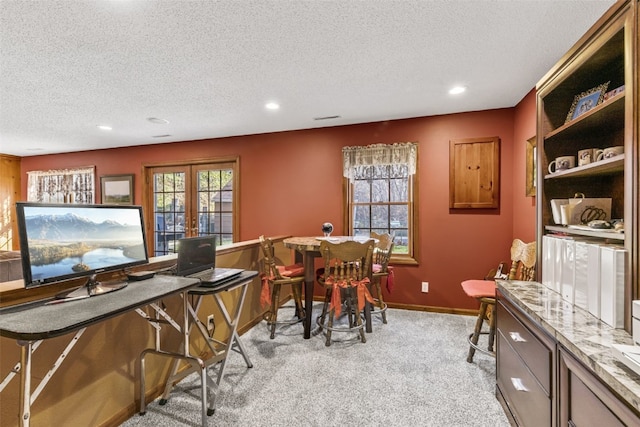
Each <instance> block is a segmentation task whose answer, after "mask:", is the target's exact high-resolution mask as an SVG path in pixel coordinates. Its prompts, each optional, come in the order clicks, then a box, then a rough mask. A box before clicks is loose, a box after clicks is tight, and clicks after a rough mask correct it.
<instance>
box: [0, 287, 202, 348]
mask: <svg viewBox="0 0 640 427" xmlns="http://www.w3.org/2000/svg"><path fill="white" fill-rule="evenodd" d="M199 283H200V282H199V281H198V280H197V279H190V278H184V277H175V276H162V275H156V276H155V277H153V278H151V279H147V280H141V281H139V282H129V284H128V285H127V286H126V287H124V288H122V289H119V290H117V291H113V292H110V293H107V294H103V295H98V296H93V297H90V298H84V299H79V300H75V301H68V302H64V303H61V304H52V305H46V304H45V303H46V302H47V301H36V302H31V303H27V304H20V305H17V306H12V307H7V308H3V309H0V336H3V337H7V338H13V339H17V340H27V341H34V340H41V339H48V338H54V337H57V336H61V335H65V334H67V333H69V332H73V331H76V330H78V329H81V328H84V327H86V326H90V325H93V324H95V323H98V322H102V321H104V320H107V319H109V318H112V317H115V316H118V315H120V314H123V313H126V312H128V311H131V310H133V309H135V308H138V307H143V306H145V305H147V304H149V303H151V302H154V301H156V300H159V299H161V298H164V297H167V296H169V295H172V294H176V293H178V292H181V291H184V290H187V289H189V288H193V287H194V286H197V285H198V284H199Z"/></svg>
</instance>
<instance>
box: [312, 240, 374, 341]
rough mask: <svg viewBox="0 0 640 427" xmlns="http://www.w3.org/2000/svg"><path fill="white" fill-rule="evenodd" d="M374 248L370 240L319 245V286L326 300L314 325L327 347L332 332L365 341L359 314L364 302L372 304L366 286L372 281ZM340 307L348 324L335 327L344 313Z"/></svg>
mask: <svg viewBox="0 0 640 427" xmlns="http://www.w3.org/2000/svg"><path fill="white" fill-rule="evenodd" d="M373 246H374V244H373V240H368V241H366V242H364V243H360V242H356V241H353V240H349V241H345V242H341V243H335V244H334V243H330V242H328V241H322V242H320V253H321V254H322V257H323V259H324V269H322V270H321V271H320V272H319V276H318V283H319V284H320V285H321V286H322V287H324V288H325V298H324V304H323V306H322V314H321V315H320V316H319V317H318V318H317V320H316V323H317V324H318V326H319V327H320V329H321V330H323V331H324V332H325V335H326V342H325V345H326V346H330V345H331V334H332V333H333V332H356V333H359V334H360V340H361V341H362V342H363V343H364V342H366V341H367V339H366V337H365V335H364V326H365V324H364V322H363V320H362V315H361V313H362V310H363V309H364V304H365V300H366V301H369V302H370V303H373V298H372V297H371V294H370V293H369V288H368V286H367V285H368V284H369V282H370V281H371V261H372V257H373ZM343 304H344V305H345V306H346V307H345V310H344V314H346V317H347V320H348V322H346V324H340V325H336V324H334V320H336V319H338V318H340V314H341V313H343V310H342V308H343V307H342V306H343Z"/></svg>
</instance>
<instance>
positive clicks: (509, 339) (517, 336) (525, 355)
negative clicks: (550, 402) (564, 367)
mask: <svg viewBox="0 0 640 427" xmlns="http://www.w3.org/2000/svg"><path fill="white" fill-rule="evenodd" d="M496 310H497V325H498V331H499V332H500V334H502V336H503V338H504V340H505V344H508V345H509V346H510V347H511V348H512V349H513V350H514V351H515V352H516V353H517V354H518V355H519V356H520V357H521V358H522V360H523V361H524V363H525V364H526V365H527V366H528V367H529V369H530V370H531V373H532V374H533V375H534V376H535V377H536V378H537V379H538V381H539V382H540V384H541V385H542V387H543V388H544V390H545V391H546V392H547V394H551V392H550V390H551V363H552V361H553V360H552V357H553V354H552V349H550V348H549V347H547V346H546V345H545V344H544V343H542V342H541V341H540V340H539V339H538V338H537V337H536V336H535V335H534V334H532V333H531V331H530V330H529V329H528V328H527V327H526V326H525V325H524V324H523V323H522V322H520V321H519V320H518V319H516V318H515V317H514V316H513V314H511V312H510V311H509V310H508V309H507V308H506V307H505V306H504V305H503V304H502V303H501V302H499V303H498V305H497V309H496Z"/></svg>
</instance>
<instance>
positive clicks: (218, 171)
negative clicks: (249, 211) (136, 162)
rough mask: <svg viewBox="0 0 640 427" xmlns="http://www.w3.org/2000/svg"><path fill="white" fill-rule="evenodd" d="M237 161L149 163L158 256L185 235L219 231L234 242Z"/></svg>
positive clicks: (222, 240) (220, 241) (152, 240)
mask: <svg viewBox="0 0 640 427" xmlns="http://www.w3.org/2000/svg"><path fill="white" fill-rule="evenodd" d="M236 163H237V162H236V161H229V160H227V161H224V162H207V163H188V164H179V165H166V166H164V165H163V166H149V167H145V195H147V197H146V202H145V211H146V212H147V213H148V214H147V223H148V226H147V230H153V233H147V240H148V241H149V246H150V248H151V249H152V250H150V251H149V252H150V253H153V254H154V255H153V256H160V255H166V254H169V253H173V252H175V250H176V241H177V240H178V239H181V238H183V237H194V236H206V235H215V236H216V237H217V239H216V242H217V245H224V244H228V243H232V242H234V241H235V239H236V236H237V228H238V227H237V221H236V220H235V217H236V212H237V209H236V206H237V203H236V200H237V191H236V181H237V179H236Z"/></svg>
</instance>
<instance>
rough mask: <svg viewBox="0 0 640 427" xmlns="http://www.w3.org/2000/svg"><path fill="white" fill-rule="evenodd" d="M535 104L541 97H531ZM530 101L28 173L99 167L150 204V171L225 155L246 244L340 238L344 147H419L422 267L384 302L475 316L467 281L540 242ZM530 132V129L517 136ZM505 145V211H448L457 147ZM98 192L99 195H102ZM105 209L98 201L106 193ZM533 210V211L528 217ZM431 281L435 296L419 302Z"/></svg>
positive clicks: (29, 164)
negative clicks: (131, 183) (231, 160)
mask: <svg viewBox="0 0 640 427" xmlns="http://www.w3.org/2000/svg"><path fill="white" fill-rule="evenodd" d="M532 99H533V102H534V103H535V97H533V98H532ZM530 104H531V98H530V95H528V96H527V98H525V100H523V102H522V103H521V105H519V106H517V107H516V108H507V109H497V110H488V111H479V112H469V113H460V114H451V115H442V116H432V117H422V118H415V119H405V120H394V121H384V122H376V123H368V124H361V125H351V126H341V127H333V128H320V129H311V130H301V131H291V132H280V133H270V134H261V135H250V136H239V137H233V138H220V139H210V140H201V141H187V142H179V143H169V144H159V145H153V146H140V147H127V148H118V149H109V150H98V151H86V152H78V153H67V154H60V155H48V156H34V157H25V158H23V159H22V176H23V185H22V194H23V198H26V172H27V171H30V170H47V169H54V168H55V169H58V168H69V167H74V166H86V165H95V166H96V178H97V182H99V177H100V176H102V175H111V174H124V173H134V174H135V175H136V179H135V201H136V203H141V202H142V197H141V195H142V182H141V181H142V180H141V176H140V174H141V170H142V165H143V164H153V163H167V162H170V161H175V160H186V159H202V158H213V157H220V156H235V155H237V156H239V157H240V239H241V240H248V239H254V238H257V237H258V236H259V235H260V234H265V235H282V234H290V235H318V234H320V226H321V224H322V223H323V222H326V221H329V222H332V223H333V224H334V226H335V227H336V230H335V232H334V234H338V235H339V234H343V230H342V217H343V208H342V157H341V149H342V147H343V146H346V145H367V144H373V143H394V142H407V141H415V142H417V143H418V144H419V149H418V156H419V165H418V181H419V209H418V219H419V227H420V228H419V236H418V247H419V249H418V250H419V259H418V261H419V265H417V266H396V268H395V274H396V286H395V289H394V291H393V293H391V294H390V295H386V296H385V299H386V300H388V301H389V302H395V303H401V304H414V305H420V306H431V307H444V308H467V309H473V308H476V307H477V303H476V302H475V301H474V300H472V299H470V298H468V297H467V296H466V295H465V294H464V293H463V292H462V290H461V288H460V282H461V281H463V280H465V279H469V278H482V277H483V276H484V275H485V274H486V273H487V271H488V270H489V269H491V268H494V267H495V266H496V265H497V264H498V262H500V261H502V260H505V261H507V260H508V257H509V247H510V245H511V241H512V240H513V238H514V236H516V235H517V237H524V238H525V239H527V238H528V237H529V236H533V235H534V233H533V229H534V224H530V223H529V222H530V221H531V218H533V215H534V213H533V209H529V206H528V204H529V203H531V201H530V199H531V198H524V197H523V195H524V151H523V150H524V145H523V144H525V143H526V139H527V138H529V137H531V136H532V135H533V134H532V133H531V132H530V130H529V129H528V127H529V126H530V122H532V121H533V123H535V108H534V109H531V108H530V107H531V105H530ZM520 125H522V126H523V127H524V130H522V131H520V130H514V127H518V126H520ZM485 136H498V137H499V138H500V140H501V166H500V174H501V190H500V208H499V209H493V210H472V209H469V210H450V209H449V140H451V139H458V138H472V137H485ZM98 191H99V189H98ZM97 200H100V198H99V194H98V195H97ZM529 211H531V212H529ZM423 281H428V282H430V284H429V293H421V282H423Z"/></svg>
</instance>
